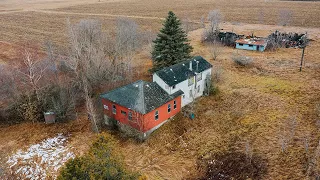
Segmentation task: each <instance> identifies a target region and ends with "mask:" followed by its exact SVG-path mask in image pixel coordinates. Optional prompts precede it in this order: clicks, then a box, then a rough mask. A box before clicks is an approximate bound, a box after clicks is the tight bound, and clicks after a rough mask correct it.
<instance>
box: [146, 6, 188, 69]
mask: <svg viewBox="0 0 320 180" xmlns="http://www.w3.org/2000/svg"><path fill="white" fill-rule="evenodd" d="M153 43H154V46H153V50H152V59H153V68H152V69H151V71H152V72H155V71H157V70H159V69H162V68H163V67H168V66H171V65H173V64H176V63H179V62H181V61H184V60H186V59H188V58H190V53H191V52H192V49H193V48H192V46H190V44H189V40H188V38H187V34H186V33H185V32H184V31H183V29H182V27H181V22H180V20H179V19H178V18H177V16H176V15H175V14H174V13H173V12H172V11H169V13H168V17H167V18H166V20H165V22H164V23H163V28H162V29H161V30H160V33H159V34H158V36H157V38H156V40H154V41H153Z"/></svg>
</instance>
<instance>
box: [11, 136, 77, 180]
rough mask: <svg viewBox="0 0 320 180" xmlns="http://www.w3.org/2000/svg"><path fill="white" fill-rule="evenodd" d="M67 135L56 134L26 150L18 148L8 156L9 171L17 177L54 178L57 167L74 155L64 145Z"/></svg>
mask: <svg viewBox="0 0 320 180" xmlns="http://www.w3.org/2000/svg"><path fill="white" fill-rule="evenodd" d="M66 142H67V137H66V136H64V135H62V134H58V135H57V136H56V137H53V138H49V139H46V140H44V141H42V142H40V143H39V144H34V145H32V146H30V147H29V148H28V149H27V150H26V151H22V150H19V151H18V152H16V153H15V154H13V155H12V156H10V157H9V158H8V161H7V164H8V167H9V168H10V171H11V172H10V173H11V174H12V175H13V176H14V177H17V178H18V179H20V178H22V179H46V178H48V177H53V178H55V177H56V176H57V174H56V173H57V171H58V169H59V168H60V167H61V166H62V165H63V164H64V163H65V162H66V161H67V160H69V159H70V158H74V157H75V155H74V154H73V153H72V152H71V151H70V150H69V148H67V147H66Z"/></svg>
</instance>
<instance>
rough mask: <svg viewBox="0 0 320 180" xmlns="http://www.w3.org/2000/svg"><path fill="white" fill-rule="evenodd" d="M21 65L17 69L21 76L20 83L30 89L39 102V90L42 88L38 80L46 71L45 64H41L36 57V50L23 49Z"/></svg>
mask: <svg viewBox="0 0 320 180" xmlns="http://www.w3.org/2000/svg"><path fill="white" fill-rule="evenodd" d="M22 54H23V64H22V67H20V68H19V69H18V72H19V73H20V74H21V75H22V76H20V77H21V78H22V82H25V84H26V85H27V86H29V87H30V88H31V89H32V92H33V93H34V94H35V95H36V96H37V99H38V101H39V100H40V90H41V89H42V88H43V87H44V86H41V84H40V80H41V79H42V78H43V77H44V73H45V71H46V69H47V64H45V63H43V61H41V60H40V58H39V57H38V52H37V51H36V50H32V49H27V48H25V49H24V50H23V52H22Z"/></svg>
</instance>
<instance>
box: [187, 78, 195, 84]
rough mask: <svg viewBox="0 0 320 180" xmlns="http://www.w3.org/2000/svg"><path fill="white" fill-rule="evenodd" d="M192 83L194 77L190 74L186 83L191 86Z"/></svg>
mask: <svg viewBox="0 0 320 180" xmlns="http://www.w3.org/2000/svg"><path fill="white" fill-rule="evenodd" d="M193 83H194V77H193V76H192V77H190V78H189V79H188V85H189V86H191V85H192V84H193Z"/></svg>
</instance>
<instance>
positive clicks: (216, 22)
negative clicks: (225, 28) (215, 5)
mask: <svg viewBox="0 0 320 180" xmlns="http://www.w3.org/2000/svg"><path fill="white" fill-rule="evenodd" d="M207 20H208V21H209V27H205V29H204V33H203V35H202V41H207V42H213V41H215V40H217V39H218V36H219V32H220V24H221V22H222V15H221V13H220V10H219V9H216V10H212V11H210V12H209V14H208V17H207Z"/></svg>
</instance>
